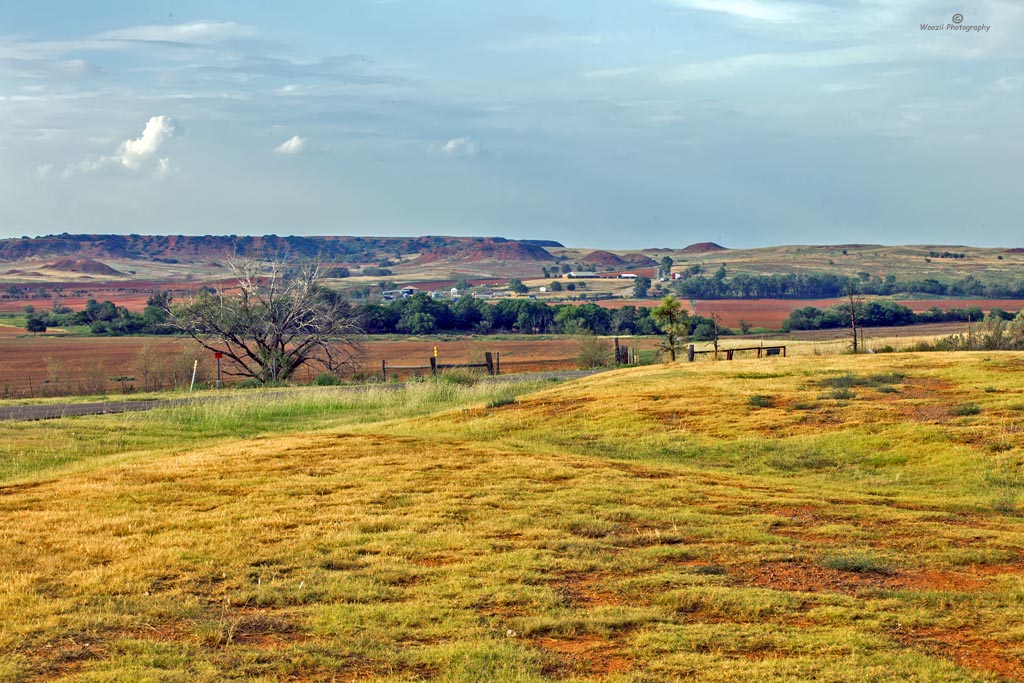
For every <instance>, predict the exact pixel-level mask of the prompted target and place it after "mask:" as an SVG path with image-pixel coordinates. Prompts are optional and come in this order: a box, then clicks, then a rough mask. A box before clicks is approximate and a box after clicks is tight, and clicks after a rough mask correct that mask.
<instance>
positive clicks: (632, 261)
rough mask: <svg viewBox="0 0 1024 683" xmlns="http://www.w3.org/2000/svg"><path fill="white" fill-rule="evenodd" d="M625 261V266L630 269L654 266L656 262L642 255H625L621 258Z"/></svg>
mask: <svg viewBox="0 0 1024 683" xmlns="http://www.w3.org/2000/svg"><path fill="white" fill-rule="evenodd" d="M623 258H624V259H625V260H626V265H628V266H629V267H630V268H643V267H645V266H656V265H658V262H657V261H655V260H654V259H652V258H651V257H650V256H644V255H643V254H626V255H625V256H624V257H623Z"/></svg>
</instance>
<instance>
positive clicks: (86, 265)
mask: <svg viewBox="0 0 1024 683" xmlns="http://www.w3.org/2000/svg"><path fill="white" fill-rule="evenodd" d="M46 267H47V268H50V269H52V270H63V271H66V272H69V273H88V274H90V275H124V273H122V272H121V271H119V270H114V269H113V268H111V267H110V266H108V265H107V264H106V263H103V262H102V261H97V260H95V259H83V260H81V261H76V260H75V259H69V258H66V259H61V260H60V261H57V262H56V263H51V264H50V265H48V266H46Z"/></svg>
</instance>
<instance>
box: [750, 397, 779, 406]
mask: <svg viewBox="0 0 1024 683" xmlns="http://www.w3.org/2000/svg"><path fill="white" fill-rule="evenodd" d="M747 403H749V404H750V405H751V407H753V408H774V407H775V399H774V398H772V397H771V396H762V395H761V394H754V395H753V396H751V397H750V398H749V399H747Z"/></svg>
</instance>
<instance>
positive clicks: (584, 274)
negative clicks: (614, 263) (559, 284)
mask: <svg viewBox="0 0 1024 683" xmlns="http://www.w3.org/2000/svg"><path fill="white" fill-rule="evenodd" d="M565 277H566V278H568V279H570V280H592V279H594V278H597V277H600V276H599V275H598V274H597V273H595V272H594V271H592V270H581V271H579V272H577V271H575V270H574V271H570V272H568V273H566V274H565Z"/></svg>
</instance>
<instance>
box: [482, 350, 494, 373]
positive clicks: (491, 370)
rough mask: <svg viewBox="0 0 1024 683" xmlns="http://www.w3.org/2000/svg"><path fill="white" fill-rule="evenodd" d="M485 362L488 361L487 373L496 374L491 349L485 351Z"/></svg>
mask: <svg viewBox="0 0 1024 683" xmlns="http://www.w3.org/2000/svg"><path fill="white" fill-rule="evenodd" d="M484 362H485V363H487V374H488V375H493V374H494V356H492V355H491V352H490V351H484Z"/></svg>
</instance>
